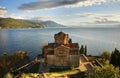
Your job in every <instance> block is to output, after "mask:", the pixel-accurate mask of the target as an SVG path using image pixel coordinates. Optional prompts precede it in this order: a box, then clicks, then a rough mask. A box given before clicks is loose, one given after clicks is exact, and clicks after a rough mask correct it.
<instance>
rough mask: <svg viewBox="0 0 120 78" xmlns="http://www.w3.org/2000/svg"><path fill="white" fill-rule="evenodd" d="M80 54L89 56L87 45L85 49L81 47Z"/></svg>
mask: <svg viewBox="0 0 120 78" xmlns="http://www.w3.org/2000/svg"><path fill="white" fill-rule="evenodd" d="M80 54H85V55H87V46H86V45H85V47H84V46H83V45H81V48H80Z"/></svg>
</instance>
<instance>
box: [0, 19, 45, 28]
mask: <svg viewBox="0 0 120 78" xmlns="http://www.w3.org/2000/svg"><path fill="white" fill-rule="evenodd" d="M44 27H45V25H43V24H41V23H34V22H30V21H28V20H21V19H13V18H0V29H16V28H44Z"/></svg>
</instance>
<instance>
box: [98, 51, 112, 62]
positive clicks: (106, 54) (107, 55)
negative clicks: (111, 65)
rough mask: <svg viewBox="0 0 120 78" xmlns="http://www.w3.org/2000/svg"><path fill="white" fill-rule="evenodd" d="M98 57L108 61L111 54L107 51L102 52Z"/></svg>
mask: <svg viewBox="0 0 120 78" xmlns="http://www.w3.org/2000/svg"><path fill="white" fill-rule="evenodd" d="M100 56H101V57H102V58H103V59H105V60H110V57H111V53H110V52H108V51H104V52H103V53H102V54H101V55H100Z"/></svg>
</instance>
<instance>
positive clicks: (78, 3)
mask: <svg viewBox="0 0 120 78" xmlns="http://www.w3.org/2000/svg"><path fill="white" fill-rule="evenodd" d="M0 17H11V18H15V19H35V20H43V21H47V20H52V21H55V22H57V23H60V24H63V25H68V26H70V25H72V26H86V25H87V26H88V25H91V26H93V25H99V26H105V25H109V26H113V25H114V26H119V25H120V0H0Z"/></svg>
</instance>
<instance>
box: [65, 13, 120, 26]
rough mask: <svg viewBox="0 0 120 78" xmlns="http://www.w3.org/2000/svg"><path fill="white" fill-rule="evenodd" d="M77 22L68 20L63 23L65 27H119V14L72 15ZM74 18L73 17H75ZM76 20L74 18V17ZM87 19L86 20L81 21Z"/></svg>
mask: <svg viewBox="0 0 120 78" xmlns="http://www.w3.org/2000/svg"><path fill="white" fill-rule="evenodd" d="M74 15H75V16H77V19H79V20H75V21H74V20H70V21H68V22H65V25H72V26H81V25H93V26H94V25H100V26H105V25H106V26H112V25H113V26H114V25H117V26H119V25H120V19H119V18H120V14H99V13H98V14H97V13H83V14H81V13H77V14H74ZM75 16H74V17H75ZM75 18H76V17H75ZM83 19H87V20H83Z"/></svg>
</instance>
